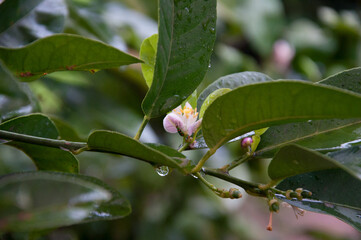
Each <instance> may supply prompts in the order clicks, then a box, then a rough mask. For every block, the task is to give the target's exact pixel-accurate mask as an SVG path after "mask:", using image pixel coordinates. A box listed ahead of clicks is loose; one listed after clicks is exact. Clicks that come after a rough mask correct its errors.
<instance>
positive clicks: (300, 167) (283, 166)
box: [268, 145, 342, 180]
mask: <svg viewBox="0 0 361 240" xmlns="http://www.w3.org/2000/svg"><path fill="white" fill-rule="evenodd" d="M332 168H342V165H341V164H339V163H338V162H336V161H335V160H333V159H331V158H330V157H328V156H326V155H323V154H320V153H318V152H315V151H312V150H310V149H307V148H303V147H300V146H297V145H288V146H285V147H283V148H281V149H280V150H279V151H278V152H277V154H276V155H275V157H274V158H273V159H272V161H271V163H270V165H269V166H268V175H269V177H270V178H271V179H272V180H280V179H284V178H287V177H291V176H295V175H298V174H302V173H307V172H313V171H319V170H325V169H332Z"/></svg>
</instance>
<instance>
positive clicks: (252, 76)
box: [197, 72, 272, 109]
mask: <svg viewBox="0 0 361 240" xmlns="http://www.w3.org/2000/svg"><path fill="white" fill-rule="evenodd" d="M268 81H272V79H271V78H270V77H268V76H267V75H265V74H263V73H259V72H240V73H233V74H230V75H227V76H224V77H221V78H219V79H218V80H216V81H215V82H214V83H212V84H210V85H209V86H208V87H207V88H206V89H204V90H203V92H202V93H201V95H199V98H198V102H197V108H198V109H201V107H202V104H203V102H204V101H205V100H206V98H207V97H208V96H209V94H211V93H212V92H214V91H216V90H217V89H220V88H230V89H235V88H238V87H241V86H245V85H248V84H252V83H259V82H268Z"/></svg>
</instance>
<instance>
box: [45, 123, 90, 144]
mask: <svg viewBox="0 0 361 240" xmlns="http://www.w3.org/2000/svg"><path fill="white" fill-rule="evenodd" d="M50 119H51V121H52V122H53V124H55V127H56V129H57V130H58V132H59V136H60V138H61V139H64V140H68V141H72V142H84V139H83V138H81V137H79V135H78V133H77V132H76V131H75V129H74V128H72V127H71V126H70V125H69V124H68V123H66V122H64V121H63V120H61V119H59V118H56V117H51V118H50Z"/></svg>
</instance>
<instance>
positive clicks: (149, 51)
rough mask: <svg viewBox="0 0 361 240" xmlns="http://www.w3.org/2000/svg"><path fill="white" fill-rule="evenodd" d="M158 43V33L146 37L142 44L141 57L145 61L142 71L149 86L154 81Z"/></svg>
mask: <svg viewBox="0 0 361 240" xmlns="http://www.w3.org/2000/svg"><path fill="white" fill-rule="evenodd" d="M157 44H158V34H154V35H152V36H150V37H149V38H146V39H144V41H143V43H142V45H141V46H140V52H139V58H140V59H141V60H143V61H144V63H142V64H141V66H142V73H143V77H144V79H145V82H146V83H147V86H148V87H150V86H151V85H152V82H153V75H154V65H155V58H156V55H157Z"/></svg>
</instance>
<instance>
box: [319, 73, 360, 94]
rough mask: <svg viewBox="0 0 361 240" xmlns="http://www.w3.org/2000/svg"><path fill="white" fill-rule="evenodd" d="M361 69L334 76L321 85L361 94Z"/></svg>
mask: <svg viewBox="0 0 361 240" xmlns="http://www.w3.org/2000/svg"><path fill="white" fill-rule="evenodd" d="M360 77H361V67H358V68H352V69H349V70H346V71H343V72H339V73H337V74H335V75H332V76H330V77H328V78H326V79H324V80H322V81H320V82H319V83H320V84H325V85H331V86H335V87H338V88H342V89H347V90H350V91H353V92H357V93H361V78H360Z"/></svg>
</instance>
